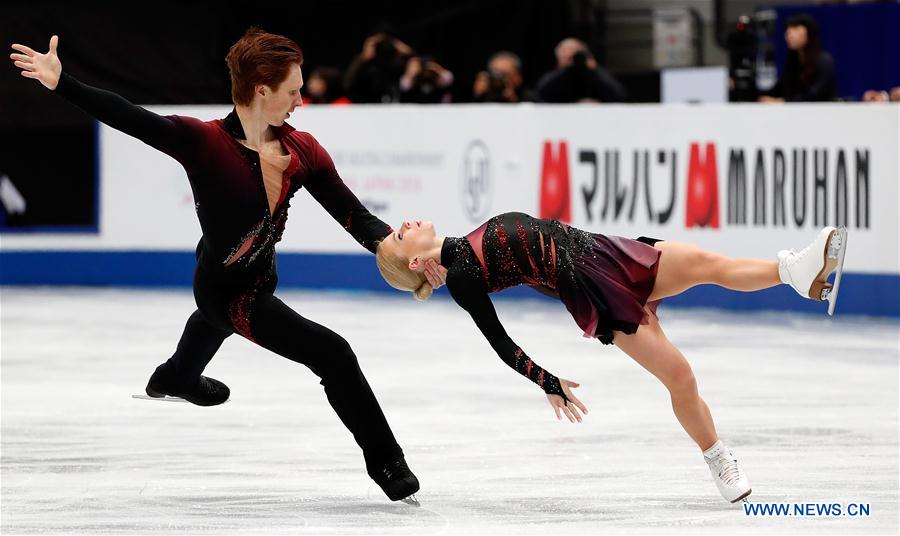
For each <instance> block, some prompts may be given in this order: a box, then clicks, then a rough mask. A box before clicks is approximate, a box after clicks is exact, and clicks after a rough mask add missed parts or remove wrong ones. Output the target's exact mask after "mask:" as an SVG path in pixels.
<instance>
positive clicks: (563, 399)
mask: <svg viewBox="0 0 900 536" xmlns="http://www.w3.org/2000/svg"><path fill="white" fill-rule="evenodd" d="M447 288H448V289H449V290H450V295H451V296H453V299H454V300H455V301H456V303H457V304H459V306H460V307H462V308H463V309H465V310H466V311H467V312H468V313H469V315H471V317H472V320H474V321H475V325H476V326H478V329H479V330H481V333H482V334H483V335H484V337H485V338H486V339H487V340H488V342H489V343H490V345H491V347H492V348H493V349H494V351H495V352H497V355H498V356H500V359H502V360H503V362H504V363H506V364H507V365H508V366H509V367H510V368H512V369H513V370H515V371H516V372H518V373H519V374H521V375H522V376H525V377H526V378H528V379H529V380H531V381H532V382H534V383H535V384H537V385H538V387H540V388H541V389H543V391H544V393H546V394H547V396H548V398H549V399H550V404H551V405H552V406H553V407H554V410H555V411H556V413H557V417H559V412H560V410H562V411H563V413H565V414H566V416H567V417H569V420H572V421H573V422H574V421H575V420H577V421H579V422H580V421H581V416H580V415H579V414H578V412H577V411H576V410H575V409H574V408H578V409H580V410H581V411H583V412H584V413H587V408H586V407H584V404H582V403H581V401H580V400H578V399H577V398H575V396H574V395H573V394H572V392H571V391H570V387H577V386H578V384H576V383H573V382H570V381H568V380H561V379H559V378H557V377H556V376H554V375H553V374H551V373H550V372H548V371H546V370H544V369H543V368H541V366H540V365H538V364H537V363H535V362H534V361H532V360H531V358H530V357H528V355H526V354H525V352H524V351H522V349H521V348H520V347H519V346H518V345H517V344H516V343H515V342H514V341H513V340H512V339H511V338H510V336H509V335H508V334H507V333H506V330H505V329H504V328H503V324H501V323H500V319H499V318H497V311H496V310H495V309H494V304H493V303H492V302H491V299H490V297H489V296H488V295H487V293H486V292H484V291H483V290H482V289H478V288H476V287H475V283H474V282H472V281H468V280H467V279H465V276H462V275H460V274H454V273H451V274H450V275H449V276H448V278H447ZM554 397H555V398H554ZM568 402H571V403H572V404H574V406H573V405H570V404H568Z"/></svg>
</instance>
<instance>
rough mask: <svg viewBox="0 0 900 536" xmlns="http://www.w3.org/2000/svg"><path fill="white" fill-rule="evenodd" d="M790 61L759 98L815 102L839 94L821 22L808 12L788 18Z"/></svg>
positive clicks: (785, 37)
mask: <svg viewBox="0 0 900 536" xmlns="http://www.w3.org/2000/svg"><path fill="white" fill-rule="evenodd" d="M784 40H785V41H786V42H787V47H788V53H787V61H786V62H785V64H784V72H783V73H782V74H781V78H779V79H778V82H777V83H776V84H775V87H773V88H772V89H771V90H770V91H768V92H767V94H766V95H763V96H761V97H759V101H760V102H784V101H788V102H816V101H830V100H834V99H835V98H836V97H837V77H836V76H835V74H834V60H833V59H832V58H831V54H829V53H828V52H825V51H824V50H822V42H821V40H820V38H819V25H818V24H816V21H815V19H813V18H812V17H810V16H809V15H795V16H793V17H791V18H790V19H788V21H787V29H786V30H785V31H784Z"/></svg>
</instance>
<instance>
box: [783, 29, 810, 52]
mask: <svg viewBox="0 0 900 536" xmlns="http://www.w3.org/2000/svg"><path fill="white" fill-rule="evenodd" d="M784 40H785V41H787V46H788V48H789V49H791V50H800V49H802V48H803V47H805V46H806V43H808V42H809V35H807V33H806V26H803V25H802V24H800V25H797V26H788V29H787V30H785V31H784Z"/></svg>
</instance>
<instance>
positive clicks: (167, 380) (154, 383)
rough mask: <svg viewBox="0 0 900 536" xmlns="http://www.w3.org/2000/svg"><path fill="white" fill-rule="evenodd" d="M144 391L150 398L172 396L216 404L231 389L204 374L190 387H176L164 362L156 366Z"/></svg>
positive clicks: (224, 399) (189, 400)
mask: <svg viewBox="0 0 900 536" xmlns="http://www.w3.org/2000/svg"><path fill="white" fill-rule="evenodd" d="M145 391H146V392H147V396H149V397H151V398H163V397H166V396H174V397H178V398H183V399H185V400H187V401H188V402H190V403H192V404H196V405H198V406H217V405H219V404H222V403H224V402H225V401H227V400H228V397H229V396H231V390H230V389H229V388H228V386H227V385H225V384H224V383H222V382H220V381H219V380H216V379H213V378H208V377H206V376H200V379H199V380H197V381H196V382H195V383H194V384H193V385H192V386H190V387H187V388H178V387H177V382H176V381H175V377H174V375H173V374H172V373H171V372H170V371H169V369H168V368H167V367H166V363H163V364H162V365H160V366H158V367H156V370H155V371H154V372H153V375H152V376H150V381H149V382H147V388H146V389H145Z"/></svg>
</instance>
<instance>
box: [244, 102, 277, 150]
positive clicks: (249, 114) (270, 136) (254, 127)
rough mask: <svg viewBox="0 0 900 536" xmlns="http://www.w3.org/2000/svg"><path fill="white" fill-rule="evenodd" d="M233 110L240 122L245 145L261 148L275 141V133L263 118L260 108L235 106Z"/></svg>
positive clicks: (251, 105)
mask: <svg viewBox="0 0 900 536" xmlns="http://www.w3.org/2000/svg"><path fill="white" fill-rule="evenodd" d="M234 108H235V110H236V111H237V115H238V119H240V120H241V127H243V129H244V136H245V137H246V142H247V145H249V146H251V147H261V146H262V145H263V144H264V143H266V142H268V141H272V140H274V139H275V132H273V131H272V128H271V127H270V126H269V124H268V123H267V122H266V120H265V119H264V118H263V114H262V107H260V106H258V105H257V106H254V105H253V103H251V104H250V105H249V106H244V105H237V106H235V107H234Z"/></svg>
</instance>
